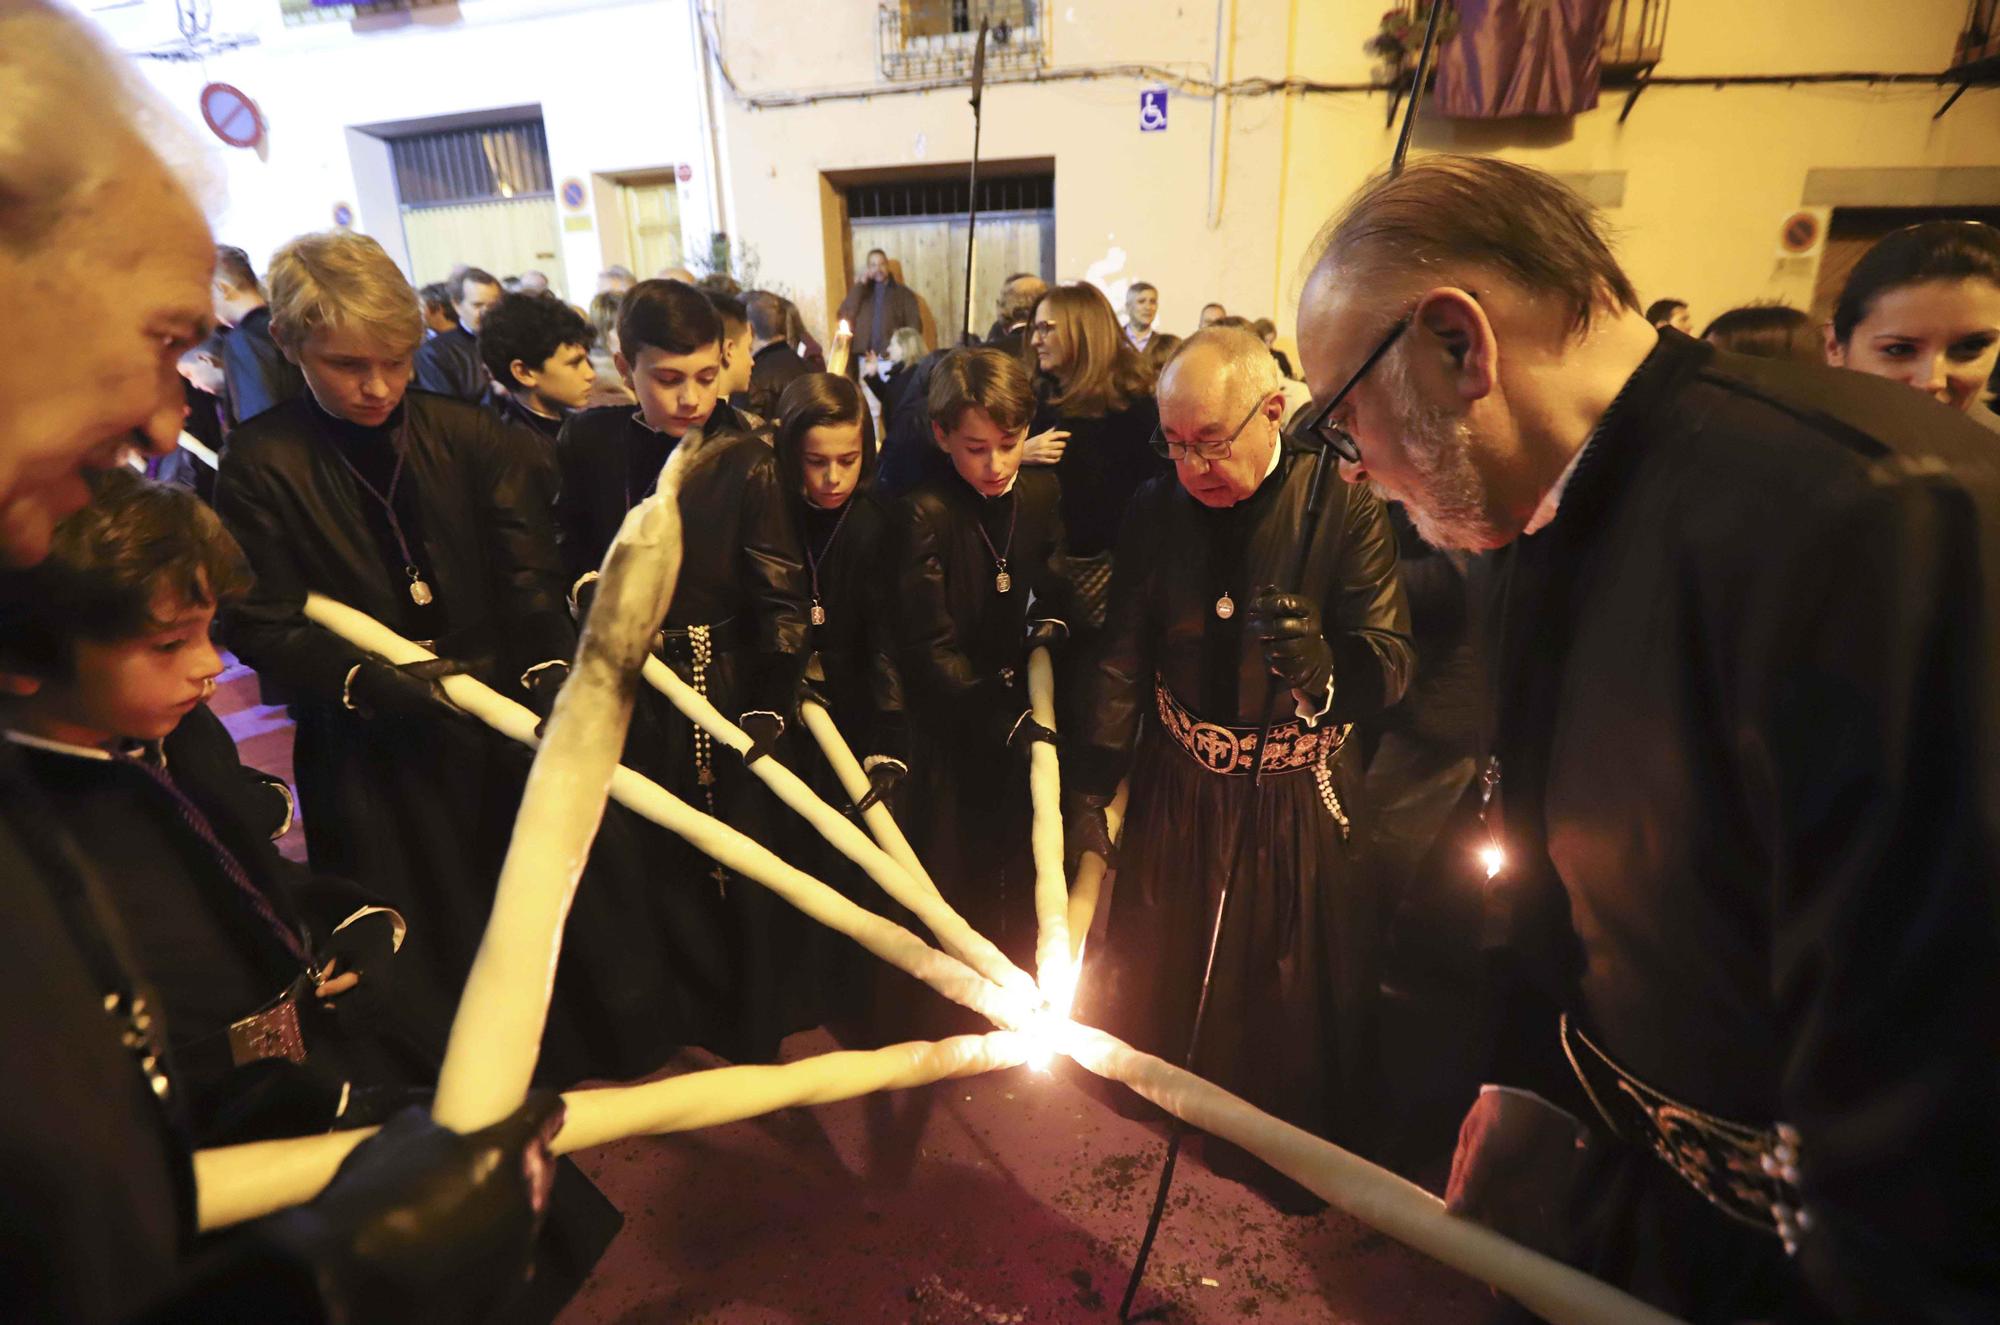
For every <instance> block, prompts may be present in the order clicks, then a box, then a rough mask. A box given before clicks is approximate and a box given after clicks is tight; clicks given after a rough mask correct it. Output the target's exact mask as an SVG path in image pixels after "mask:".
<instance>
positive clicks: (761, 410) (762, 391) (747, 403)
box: [730, 340, 813, 421]
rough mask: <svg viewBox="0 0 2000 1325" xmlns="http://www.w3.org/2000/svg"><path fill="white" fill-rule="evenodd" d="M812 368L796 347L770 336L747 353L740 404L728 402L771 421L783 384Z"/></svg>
mask: <svg viewBox="0 0 2000 1325" xmlns="http://www.w3.org/2000/svg"><path fill="white" fill-rule="evenodd" d="M812 371H813V370H812V368H811V367H810V366H809V365H807V363H806V361H805V360H804V359H802V358H800V357H799V352H798V351H797V350H795V349H793V348H792V347H791V346H789V345H787V344H785V342H783V341H781V340H774V341H772V342H771V343H770V344H769V345H766V346H765V347H764V348H763V349H761V350H759V351H757V353H756V354H754V355H752V356H751V359H750V389H749V390H748V391H746V392H744V393H743V400H742V402H741V404H738V402H736V401H734V400H732V401H730V404H732V405H737V407H738V408H740V409H747V410H749V411H750V412H751V413H753V414H757V415H760V416H762V417H763V418H766V419H771V420H774V421H775V420H776V418H777V416H778V397H779V396H781V395H783V394H784V392H785V388H786V387H788V386H790V385H791V384H792V383H793V382H796V381H798V380H799V379H800V378H801V377H804V376H805V375H806V374H807V373H810V372H812Z"/></svg>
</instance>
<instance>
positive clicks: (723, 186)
mask: <svg viewBox="0 0 2000 1325" xmlns="http://www.w3.org/2000/svg"><path fill="white" fill-rule="evenodd" d="M688 17H689V18H690V19H691V20H692V25H693V28H694V41H695V54H696V58H698V59H699V60H700V61H701V117H702V120H703V125H702V127H703V129H704V133H703V134H702V140H703V146H704V147H705V148H706V149H707V152H708V228H709V233H710V234H711V235H714V234H727V235H728V236H729V238H730V242H731V243H732V244H733V243H735V242H736V240H737V235H736V233H735V231H734V230H733V229H732V228H731V226H730V206H729V203H730V198H729V192H730V190H729V181H728V178H727V176H726V171H727V166H726V165H725V164H724V162H725V160H726V158H725V157H724V156H723V152H722V122H721V118H720V117H719V116H718V115H717V114H716V108H715V60H716V53H715V51H714V50H713V49H712V48H711V47H710V45H709V33H710V32H711V31H712V30H713V29H712V27H711V24H712V22H713V19H714V16H713V15H712V14H710V13H709V12H708V11H707V7H706V0H688Z"/></svg>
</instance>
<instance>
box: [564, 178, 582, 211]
mask: <svg viewBox="0 0 2000 1325" xmlns="http://www.w3.org/2000/svg"><path fill="white" fill-rule="evenodd" d="M562 201H563V206H565V207H567V208H569V209H570V210H571V211H573V212H580V211H582V210H583V181H582V180H580V179H566V180H564V181H563V186H562Z"/></svg>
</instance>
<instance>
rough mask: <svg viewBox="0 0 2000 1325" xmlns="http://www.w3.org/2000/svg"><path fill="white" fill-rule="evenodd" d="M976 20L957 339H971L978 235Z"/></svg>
mask: <svg viewBox="0 0 2000 1325" xmlns="http://www.w3.org/2000/svg"><path fill="white" fill-rule="evenodd" d="M988 21H989V20H988V18H987V17H986V16H984V15H982V16H981V17H980V20H979V44H978V45H977V46H975V47H974V48H973V51H972V170H971V172H970V174H969V175H968V177H967V183H966V196H965V316H964V318H963V319H962V322H961V325H960V326H959V329H958V343H959V344H961V345H970V344H971V343H972V250H973V246H974V245H975V244H976V243H977V242H978V237H979V123H980V118H981V114H980V102H981V101H982V100H983V99H984V97H985V93H986V27H987V23H988Z"/></svg>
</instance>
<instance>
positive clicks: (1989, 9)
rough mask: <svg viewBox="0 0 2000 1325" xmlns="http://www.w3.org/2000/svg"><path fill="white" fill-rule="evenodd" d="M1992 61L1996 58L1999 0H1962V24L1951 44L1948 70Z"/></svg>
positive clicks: (1998, 58)
mask: <svg viewBox="0 0 2000 1325" xmlns="http://www.w3.org/2000/svg"><path fill="white" fill-rule="evenodd" d="M1994 61H2000V0H1966V6H1965V25H1964V27H1962V28H1960V29H1959V33H1958V41H1957V42H1956V43H1955V44H1954V46H1953V48H1952V55H1951V67H1952V70H1953V72H1956V71H1958V70H1961V69H1965V70H1969V69H1972V68H1973V67H1974V66H1979V65H1986V64H1989V63H1991V62H1994Z"/></svg>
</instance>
